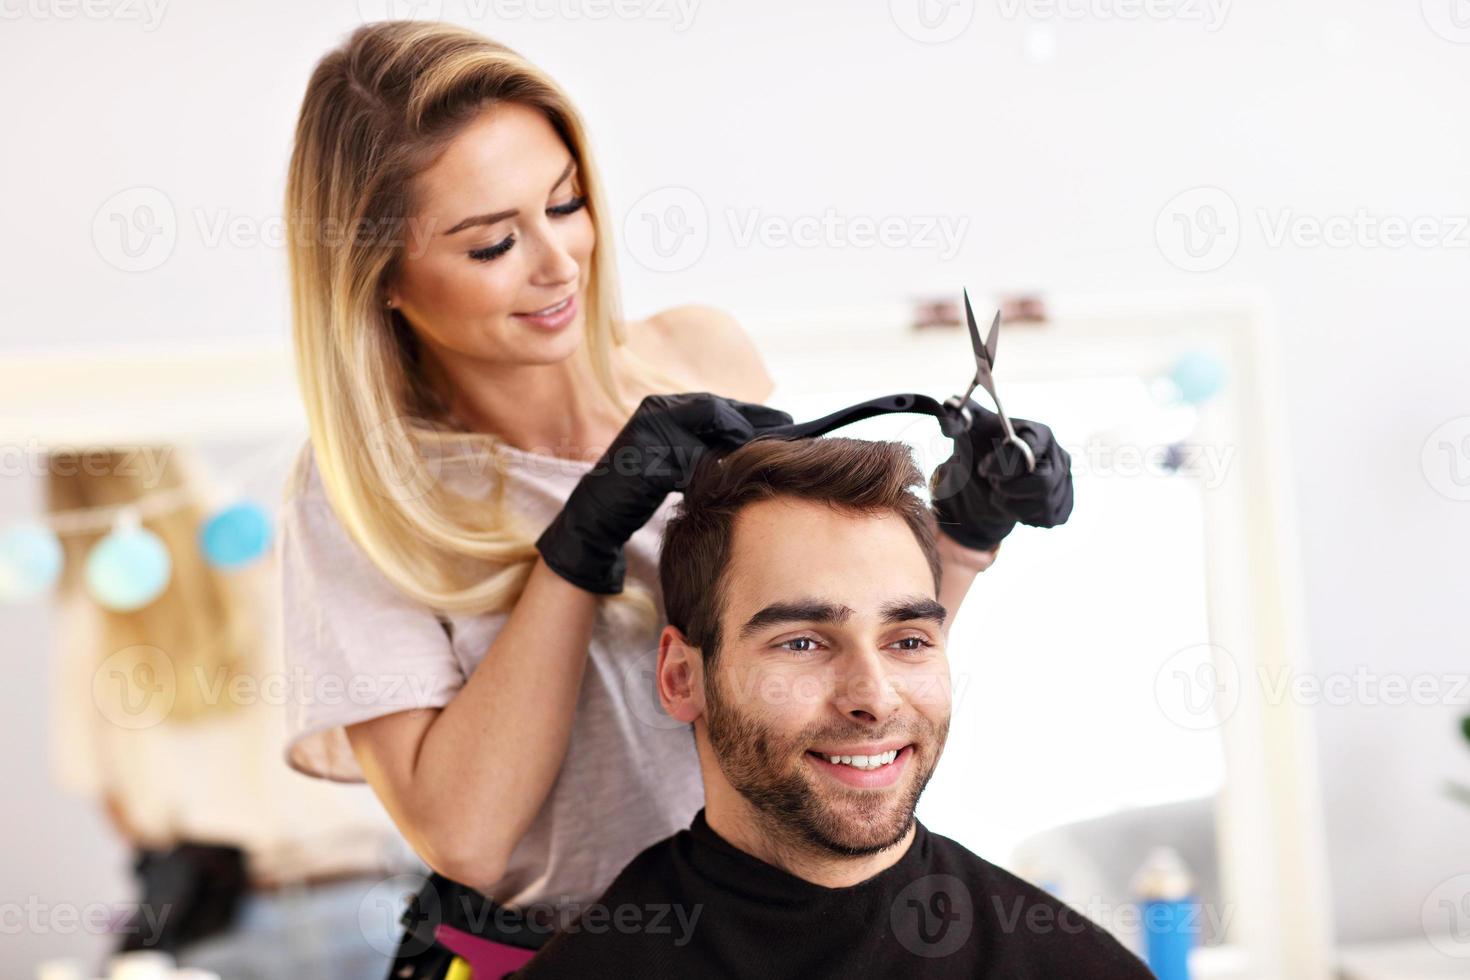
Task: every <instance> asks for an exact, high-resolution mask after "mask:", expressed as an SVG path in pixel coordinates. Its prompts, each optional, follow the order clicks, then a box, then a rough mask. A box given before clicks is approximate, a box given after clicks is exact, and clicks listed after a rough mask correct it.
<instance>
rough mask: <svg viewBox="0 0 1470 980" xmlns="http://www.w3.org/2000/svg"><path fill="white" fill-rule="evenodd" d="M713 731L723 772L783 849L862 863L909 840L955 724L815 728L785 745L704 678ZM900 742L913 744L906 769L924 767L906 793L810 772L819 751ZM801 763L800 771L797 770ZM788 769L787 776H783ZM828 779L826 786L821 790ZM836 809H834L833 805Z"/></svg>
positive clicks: (922, 721)
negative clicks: (821, 746) (810, 760)
mask: <svg viewBox="0 0 1470 980" xmlns="http://www.w3.org/2000/svg"><path fill="white" fill-rule="evenodd" d="M705 677H706V681H705V700H706V707H707V713H706V717H705V725H706V730H707V732H708V734H709V741H710V748H711V749H712V750H713V751H714V754H715V759H716V760H717V761H718V762H719V765H720V771H721V772H723V773H724V774H725V778H726V779H727V780H728V781H729V783H730V785H731V786H732V787H734V789H735V791H736V792H738V793H739V794H740V795H741V796H743V797H745V799H746V800H747V801H749V802H750V804H751V806H753V807H754V808H755V810H756V813H757V815H758V816H760V817H764V819H763V820H762V824H763V830H764V831H765V833H766V834H767V836H768V837H770V838H772V839H771V843H772V844H773V845H775V846H777V847H794V848H799V849H801V850H810V849H812V848H814V847H815V848H819V849H821V850H823V851H827V852H829V853H832V854H840V855H843V856H846V857H857V856H861V855H867V854H876V853H877V852H879V851H882V850H886V849H887V848H890V847H892V846H894V845H895V844H897V843H898V842H899V841H901V840H903V838H904V837H905V836H906V835H907V834H908V832H909V828H910V826H912V824H913V821H914V810H915V808H916V807H917V806H918V804H919V797H920V795H922V794H923V792H924V787H925V786H927V785H928V784H929V778H930V777H931V776H933V775H934V767H935V764H936V763H937V762H938V761H939V754H940V752H941V750H942V749H943V747H944V742H945V739H946V737H947V736H948V734H949V719H948V718H946V719H945V720H944V722H943V723H942V724H940V725H935V724H934V723H932V722H930V721H929V720H928V719H927V718H925V717H924V716H923V715H917V714H916V715H914V716H913V718H914V722H913V723H912V724H910V725H908V726H906V727H899V725H898V724H895V725H890V726H887V727H885V728H884V729H883V730H881V731H873V730H869V729H862V728H847V729H840V730H832V729H829V728H810V729H806V730H804V731H802V732H799V733H797V734H796V735H794V736H792V737H789V738H788V737H784V736H781V735H779V734H777V733H775V732H773V731H771V729H770V728H768V727H766V726H764V725H762V724H761V723H760V722H759V721H757V720H756V719H754V718H752V717H750V716H749V715H746V714H744V713H743V712H741V710H740V708H739V705H738V704H737V703H736V702H734V701H731V700H729V699H727V698H726V697H725V696H724V693H723V689H722V685H721V684H720V682H719V680H718V677H717V674H716V673H709V674H706V675H705ZM894 735H900V736H903V737H905V738H907V739H908V740H909V741H910V742H912V743H913V752H912V754H911V755H910V757H909V759H908V762H907V764H906V765H907V766H908V767H915V766H922V767H923V768H922V769H919V770H918V775H917V778H915V776H913V775H911V774H910V773H909V772H907V771H905V772H904V773H903V774H902V776H901V777H900V779H901V780H902V781H903V782H906V783H907V787H908V788H907V789H904V788H902V787H901V786H900V787H894V788H891V789H887V790H874V789H856V788H852V789H847V790H844V789H843V788H841V787H839V786H837V785H835V784H833V783H830V782H828V781H827V780H824V779H821V777H819V776H815V775H814V774H808V773H807V772H806V771H804V769H805V767H806V765H807V763H805V762H803V761H801V760H802V758H803V757H804V756H805V753H806V750H807V749H809V748H810V747H811V746H813V745H816V744H818V743H825V744H841V743H843V742H857V741H865V742H866V741H878V740H880V739H886V738H890V737H892V736H894ZM793 757H796V760H797V761H795V762H794V763H792V762H790V761H789V760H791V759H792V758H793ZM781 767H784V768H781ZM819 779H821V782H822V783H823V784H824V785H821V786H818V785H817V782H818V780H819ZM834 803H835V804H836V805H835V806H834V805H833V804H834Z"/></svg>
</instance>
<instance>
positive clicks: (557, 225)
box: [388, 103, 595, 364]
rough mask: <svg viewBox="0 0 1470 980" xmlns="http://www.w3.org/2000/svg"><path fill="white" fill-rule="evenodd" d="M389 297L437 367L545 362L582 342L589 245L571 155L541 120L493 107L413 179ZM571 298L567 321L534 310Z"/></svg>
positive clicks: (513, 107) (524, 110)
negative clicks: (415, 199)
mask: <svg viewBox="0 0 1470 980" xmlns="http://www.w3.org/2000/svg"><path fill="white" fill-rule="evenodd" d="M417 187H418V191H419V194H420V200H421V201H422V202H423V203H422V205H421V208H420V211H419V212H418V213H417V214H416V215H414V216H413V219H412V221H411V223H410V233H409V235H408V241H407V242H406V244H405V247H404V253H403V256H402V261H401V267H400V273H399V276H398V279H397V281H396V282H394V283H392V284H390V286H389V290H388V296H389V298H390V299H391V300H392V301H393V305H394V306H396V307H398V308H399V309H400V310H401V311H402V312H403V315H404V316H405V317H406V318H407V320H408V323H409V325H410V326H411V327H412V328H413V330H414V332H415V333H416V334H417V335H418V336H419V338H420V339H421V340H422V341H423V342H424V343H425V344H426V345H427V346H428V347H429V348H430V349H431V350H432V351H433V353H434V354H435V355H436V356H437V357H439V358H440V359H441V360H452V359H454V358H456V357H462V358H468V359H471V360H476V361H484V362H493V363H504V364H549V363H554V362H557V361H560V360H562V359H564V358H566V357H568V356H570V355H571V353H572V352H573V351H575V350H576V349H577V346H578V345H579V344H580V343H581V342H582V333H583V324H584V322H585V318H584V316H583V312H582V306H583V297H582V287H583V286H584V285H585V284H586V280H587V268H588V261H589V259H590V258H591V256H592V250H593V247H594V241H595V236H594V234H593V226H592V216H591V214H590V213H589V211H588V210H587V207H586V200H585V198H583V197H582V185H581V179H580V175H579V174H578V172H577V169H576V167H575V165H574V164H573V162H572V155H571V153H570V152H569V151H568V150H567V148H566V146H565V145H564V144H563V143H562V141H561V139H560V137H558V136H557V134H556V131H555V130H554V129H552V128H551V124H550V123H549V122H548V121H547V120H546V117H545V116H543V115H542V114H541V113H540V112H539V111H537V110H535V109H532V108H528V107H526V106H523V105H518V104H513V103H500V104H498V105H496V106H493V107H491V108H489V109H487V110H486V111H485V112H484V113H482V114H481V115H480V116H479V117H478V118H477V119H476V120H475V121H474V122H472V123H470V124H469V126H467V127H466V128H465V129H464V131H463V132H461V133H460V134H459V135H458V136H457V137H456V138H455V139H454V141H453V142H452V143H451V144H450V145H449V147H448V149H447V150H446V151H445V152H444V154H443V155H442V156H441V157H440V158H439V159H438V160H437V161H435V163H434V165H433V166H432V167H430V168H429V169H428V170H426V171H424V172H423V173H422V174H420V175H419V178H418V185H417ZM568 297H573V299H572V307H573V310H572V316H571V318H570V320H569V321H567V318H566V316H565V315H563V316H562V317H561V321H563V322H544V321H543V322H538V321H537V320H536V319H531V318H528V317H526V316H524V315H523V314H529V313H536V312H539V311H542V310H545V309H546V308H547V307H550V306H553V305H554V304H556V303H559V302H561V301H562V300H565V299H567V298H568Z"/></svg>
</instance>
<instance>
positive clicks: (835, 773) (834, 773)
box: [806, 745, 914, 789]
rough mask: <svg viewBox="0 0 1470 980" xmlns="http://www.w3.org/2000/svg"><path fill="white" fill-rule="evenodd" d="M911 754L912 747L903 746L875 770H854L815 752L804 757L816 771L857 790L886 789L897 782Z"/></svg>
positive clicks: (912, 751) (912, 752)
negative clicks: (891, 758) (886, 762)
mask: <svg viewBox="0 0 1470 980" xmlns="http://www.w3.org/2000/svg"><path fill="white" fill-rule="evenodd" d="M913 754H914V747H913V745H905V746H904V747H903V749H902V750H901V751H900V752H899V753H898V755H897V756H895V757H894V759H893V761H892V762H890V763H888V765H886V766H879V767H878V768H877V769H854V768H853V767H852V766H849V765H846V764H844V763H841V762H832V761H830V760H828V759H827V758H825V757H824V756H822V755H820V754H819V753H816V752H807V753H806V757H807V759H809V760H810V761H811V763H812V765H813V766H814V767H815V768H816V769H817V770H818V771H820V772H824V773H826V774H827V775H829V776H831V777H832V778H833V779H836V780H837V781H839V782H841V783H845V784H846V785H848V786H855V787H857V788H858V789H886V788H887V787H889V786H892V785H893V784H894V783H896V782H898V779H899V777H900V776H902V775H903V771H904V769H905V768H907V766H908V763H909V759H910V758H911V757H912V756H913Z"/></svg>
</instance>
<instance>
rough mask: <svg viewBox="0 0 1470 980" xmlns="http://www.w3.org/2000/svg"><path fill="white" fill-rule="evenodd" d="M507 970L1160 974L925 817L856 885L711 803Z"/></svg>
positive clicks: (1079, 979) (1075, 978) (530, 973)
mask: <svg viewBox="0 0 1470 980" xmlns="http://www.w3.org/2000/svg"><path fill="white" fill-rule="evenodd" d="M675 904H677V905H679V906H680V907H681V910H682V912H683V919H682V920H681V919H680V918H679V916H678V914H676V912H675V911H674V910H673V909H672V906H673V905H675ZM593 909H598V910H599V911H598V912H597V913H595V914H594V913H593V912H592V910H593ZM594 915H595V917H594ZM696 916H697V918H696ZM620 917H621V918H620ZM620 923H621V925H620ZM691 923H692V925H691ZM509 976H512V977H514V978H516V980H542V978H546V977H575V978H579V980H580V978H584V977H654V978H661V977H671V978H672V977H699V978H706V977H711V978H712V977H752V978H760V980H777V978H781V977H791V978H801V980H812V978H815V977H842V978H853V977H885V978H886V977H901V978H908V977H966V978H971V977H996V978H1001V977H1004V978H1007V980H1022V978H1031V977H1035V978H1052V977H1066V978H1071V980H1086V978H1099V980H1102V978H1106V980H1129V978H1133V977H1137V978H1139V980H1147V978H1150V977H1152V976H1153V974H1151V973H1150V972H1149V971H1148V969H1147V968H1146V967H1144V965H1143V963H1142V962H1140V961H1139V960H1138V958H1137V957H1135V956H1134V955H1133V954H1132V953H1130V952H1128V950H1126V949H1124V948H1123V946H1121V945H1119V943H1118V942H1117V940H1115V939H1113V937H1112V936H1110V935H1109V934H1108V933H1106V932H1105V931H1103V930H1102V929H1100V928H1098V927H1097V926H1096V925H1095V924H1093V923H1092V922H1091V921H1090V920H1088V919H1087V918H1086V917H1085V916H1083V915H1082V914H1081V913H1080V912H1078V911H1076V910H1075V909H1073V908H1071V907H1070V906H1068V905H1066V904H1064V903H1062V902H1060V901H1058V900H1057V899H1056V898H1054V897H1053V896H1051V895H1049V894H1047V893H1046V892H1044V891H1042V890H1041V889H1039V888H1036V887H1033V886H1032V885H1029V884H1027V883H1026V882H1024V881H1022V880H1021V879H1020V878H1017V877H1016V876H1015V875H1013V874H1010V873H1009V872H1007V871H1004V870H1002V869H1001V868H998V867H996V866H995V865H993V864H991V863H990V862H988V861H986V860H984V859H982V858H980V857H977V856H976V855H974V854H972V853H970V852H969V851H967V850H966V849H965V848H964V847H962V846H960V845H959V844H957V843H955V842H954V841H952V840H950V839H949V838H948V837H944V836H942V835H940V834H934V833H930V832H929V831H927V830H926V829H925V828H924V825H923V824H922V823H918V822H917V821H916V828H915V833H914V840H913V843H912V845H911V846H910V848H909V850H908V852H907V853H905V854H904V856H903V857H902V858H900V859H899V861H898V863H896V864H894V865H893V866H892V867H890V868H887V869H886V870H884V871H881V872H879V873H878V874H876V875H874V876H873V877H871V878H869V879H867V880H866V881H862V882H859V883H858V884H856V885H850V886H848V887H845V888H827V887H824V886H821V885H816V884H812V883H811V882H808V881H806V880H804V879H802V878H799V877H797V876H795V875H792V874H790V873H788V872H786V871H784V870H782V869H780V868H777V867H775V866H774V865H770V864H767V863H765V862H764V861H761V860H760V859H758V858H755V857H752V856H751V855H749V854H746V853H745V852H744V851H741V850H739V849H738V848H736V847H734V846H733V845H731V844H730V843H728V842H727V841H726V840H725V839H724V838H722V837H720V836H719V835H718V834H716V833H715V832H714V831H713V830H711V829H710V826H709V824H708V823H707V822H706V821H705V816H704V810H703V809H701V810H700V811H699V813H698V814H696V815H695V817H694V822H693V823H692V824H691V825H690V827H689V829H688V830H681V831H679V832H678V833H677V834H674V835H673V836H672V837H668V838H666V839H664V840H662V841H660V842H658V843H657V844H654V845H653V846H651V847H649V848H648V849H646V850H644V851H643V852H642V853H641V854H639V855H638V856H637V857H636V858H634V859H633V861H632V862H631V863H630V864H629V865H628V866H627V867H626V868H624V869H623V871H622V873H621V874H619V875H618V876H617V878H616V879H615V880H614V881H613V883H612V884H611V885H610V886H608V889H607V891H606V892H604V893H603V895H602V897H601V898H600V899H598V901H597V902H595V903H592V904H591V905H588V906H583V907H582V908H581V910H580V915H579V917H578V918H577V919H574V920H572V921H571V923H570V924H569V925H568V926H567V927H566V928H565V929H564V930H563V931H562V932H560V933H558V934H557V935H555V936H553V937H552V938H551V940H550V941H549V942H548V943H547V944H546V946H544V947H543V948H542V950H541V952H540V953H538V954H537V955H536V957H535V958H534V959H532V960H531V961H530V962H529V963H527V964H526V966H525V967H523V968H522V969H521V970H520V971H518V972H516V973H514V974H510V975H509Z"/></svg>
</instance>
